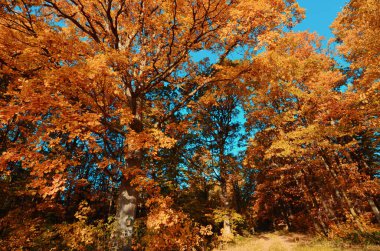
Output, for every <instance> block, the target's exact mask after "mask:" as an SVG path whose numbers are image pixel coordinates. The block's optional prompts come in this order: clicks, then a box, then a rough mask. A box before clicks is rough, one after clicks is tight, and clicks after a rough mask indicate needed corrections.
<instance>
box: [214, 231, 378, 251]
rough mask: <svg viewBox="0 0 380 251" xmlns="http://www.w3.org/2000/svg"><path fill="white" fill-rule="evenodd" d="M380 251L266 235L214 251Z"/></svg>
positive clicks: (300, 237)
mask: <svg viewBox="0 0 380 251" xmlns="http://www.w3.org/2000/svg"><path fill="white" fill-rule="evenodd" d="M221 250H224V251H340V250H348V251H354V250H355V251H359V250H365V251H380V246H373V245H372V246H358V245H350V244H348V243H343V242H338V241H328V240H318V239H315V238H313V237H311V236H307V235H303V234H294V233H291V234H290V233H289V234H282V233H265V234H259V235H256V236H254V237H250V238H245V237H240V238H237V240H236V241H235V243H232V244H228V245H226V246H225V247H223V248H221V249H215V250H214V251H221Z"/></svg>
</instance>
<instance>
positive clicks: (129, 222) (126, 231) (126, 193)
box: [116, 183, 137, 250]
mask: <svg viewBox="0 0 380 251" xmlns="http://www.w3.org/2000/svg"><path fill="white" fill-rule="evenodd" d="M136 208H137V192H136V191H135V190H134V189H133V188H132V187H131V186H130V185H128V184H126V183H124V184H122V185H121V187H120V193H119V196H118V201H117V213H116V221H117V226H118V229H117V234H118V236H117V244H118V245H117V246H118V250H131V244H132V237H133V224H134V222H135V218H136Z"/></svg>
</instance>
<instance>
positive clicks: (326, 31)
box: [295, 0, 348, 40]
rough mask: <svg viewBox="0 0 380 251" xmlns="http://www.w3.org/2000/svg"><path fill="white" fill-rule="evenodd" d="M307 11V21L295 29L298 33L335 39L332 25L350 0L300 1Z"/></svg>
mask: <svg viewBox="0 0 380 251" xmlns="http://www.w3.org/2000/svg"><path fill="white" fill-rule="evenodd" d="M297 2H298V3H299V5H300V6H301V7H303V8H305V9H306V19H305V20H303V21H302V23H300V24H299V25H297V26H296V27H295V30H296V31H304V30H308V31H310V32H317V33H318V35H320V36H323V37H324V38H325V39H326V40H329V39H330V38H332V37H333V34H332V33H331V30H330V28H329V27H330V25H331V23H332V22H333V21H334V19H335V18H336V16H337V14H338V13H339V12H340V11H341V10H342V8H343V7H344V5H345V4H346V3H347V2H348V0H298V1H297Z"/></svg>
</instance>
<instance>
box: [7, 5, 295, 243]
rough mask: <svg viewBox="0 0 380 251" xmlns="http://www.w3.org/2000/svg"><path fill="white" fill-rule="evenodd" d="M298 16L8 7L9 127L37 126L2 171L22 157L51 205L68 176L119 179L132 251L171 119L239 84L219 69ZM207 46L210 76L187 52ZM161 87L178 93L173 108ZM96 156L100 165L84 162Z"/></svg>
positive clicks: (207, 8) (248, 9) (194, 8)
mask: <svg viewBox="0 0 380 251" xmlns="http://www.w3.org/2000/svg"><path fill="white" fill-rule="evenodd" d="M300 16H302V11H301V10H300V9H299V7H298V5H297V4H296V3H295V2H294V1H282V0H277V1H266V0H262V1H195V2H194V1H186V0H170V1H166V0H165V1H158V2H157V1H121V0H120V1H112V0H104V1H96V2H94V1H88V0H78V1H65V0H52V1H39V0H37V1H35V0H28V1H2V2H1V15H0V23H1V30H0V33H1V41H0V46H1V52H0V60H1V64H2V68H1V74H7V75H12V76H13V78H11V80H10V82H9V84H8V86H7V92H6V93H7V95H9V96H11V97H12V98H11V99H10V100H9V101H7V102H6V103H3V104H2V106H3V109H2V112H1V123H2V125H3V126H5V125H6V124H7V123H9V121H11V120H14V121H16V122H18V123H21V122H22V123H23V124H28V125H31V126H30V127H29V126H28V129H29V130H25V129H24V130H22V133H23V135H24V138H25V140H23V141H21V140H16V141H15V142H14V143H15V144H14V145H12V147H10V148H7V150H6V152H4V153H3V155H2V158H1V162H2V165H1V166H2V171H5V170H7V168H8V166H9V163H11V162H14V161H22V168H24V169H27V170H29V171H30V174H31V175H32V176H33V177H35V178H34V179H33V180H32V181H31V182H30V184H29V187H30V188H31V189H34V191H36V193H37V194H39V195H40V196H42V197H43V198H49V197H56V196H57V195H58V194H59V192H62V191H64V190H65V188H66V186H67V184H68V183H67V182H68V179H69V175H70V172H69V170H74V169H79V168H90V167H96V168H98V169H99V170H102V171H103V172H104V173H106V175H107V176H108V178H109V179H113V180H115V181H119V182H120V186H119V191H120V192H119V198H118V202H117V208H118V212H117V219H118V222H119V232H120V234H119V238H120V240H122V241H121V244H120V245H121V246H122V247H123V248H126V247H128V246H130V239H131V236H132V233H133V222H134V220H135V217H136V207H137V203H138V200H139V193H140V192H141V191H145V192H147V193H148V194H151V196H157V190H156V189H154V185H152V183H151V181H149V180H147V179H146V177H147V173H148V172H149V170H147V168H146V167H145V166H144V165H143V163H144V158H145V157H146V156H155V155H157V153H158V151H159V150H160V149H162V148H170V147H172V146H173V145H174V144H175V139H173V138H171V137H170V136H168V135H167V134H165V127H166V126H168V123H169V121H170V119H171V117H172V116H173V115H175V113H177V112H178V111H179V110H180V109H181V108H182V107H184V106H186V105H187V104H188V101H189V100H190V99H191V97H192V96H194V95H195V94H197V93H198V91H199V90H200V89H202V88H203V87H205V86H209V85H218V84H219V83H222V82H225V81H229V82H231V83H233V80H235V79H237V78H238V77H239V75H240V74H241V73H240V72H239V71H233V72H230V73H229V74H220V72H221V69H220V68H219V70H218V68H216V64H219V65H223V62H224V60H225V59H226V58H227V57H228V56H229V55H230V54H231V53H232V52H233V51H234V50H235V48H238V47H244V48H245V49H246V50H247V52H250V51H251V48H252V49H253V48H255V47H256V46H257V45H258V41H261V40H270V37H271V36H272V34H273V32H274V31H281V30H282V28H283V27H284V26H292V25H293V24H294V22H296V21H297V20H298V19H299V18H300ZM199 50H210V51H213V52H215V55H217V58H218V59H217V60H216V64H211V65H210V66H209V69H210V70H209V71H208V74H207V75H204V74H198V72H199V69H198V68H199V66H198V65H197V64H196V63H195V62H194V61H193V60H192V58H191V56H190V53H191V52H194V51H199ZM222 68H223V67H222ZM227 70H228V69H227ZM164 89H166V90H169V91H170V92H171V93H173V94H174V93H175V95H176V98H175V102H171V105H170V106H166V104H167V103H166V102H165V100H162V99H161V95H160V92H161V90H162V91H163V90H164ZM69 145H70V146H74V147H75V151H74V150H73V149H72V148H70V147H69ZM68 147H69V148H70V149H69V150H68ZM89 153H91V154H92V156H93V157H94V159H92V160H91V163H93V164H91V165H87V164H85V165H83V160H84V159H86V156H88V154H89ZM147 167H148V166H147ZM87 178H88V177H87ZM117 184H118V182H116V183H115V186H118V185H117Z"/></svg>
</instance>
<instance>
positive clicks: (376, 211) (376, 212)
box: [368, 198, 380, 224]
mask: <svg viewBox="0 0 380 251" xmlns="http://www.w3.org/2000/svg"><path fill="white" fill-rule="evenodd" d="M368 203H369V205H370V206H371V209H372V211H373V214H374V215H375V216H376V220H377V222H378V223H379V224H380V212H379V208H378V207H377V206H376V204H375V202H374V201H373V199H371V198H369V199H368Z"/></svg>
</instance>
